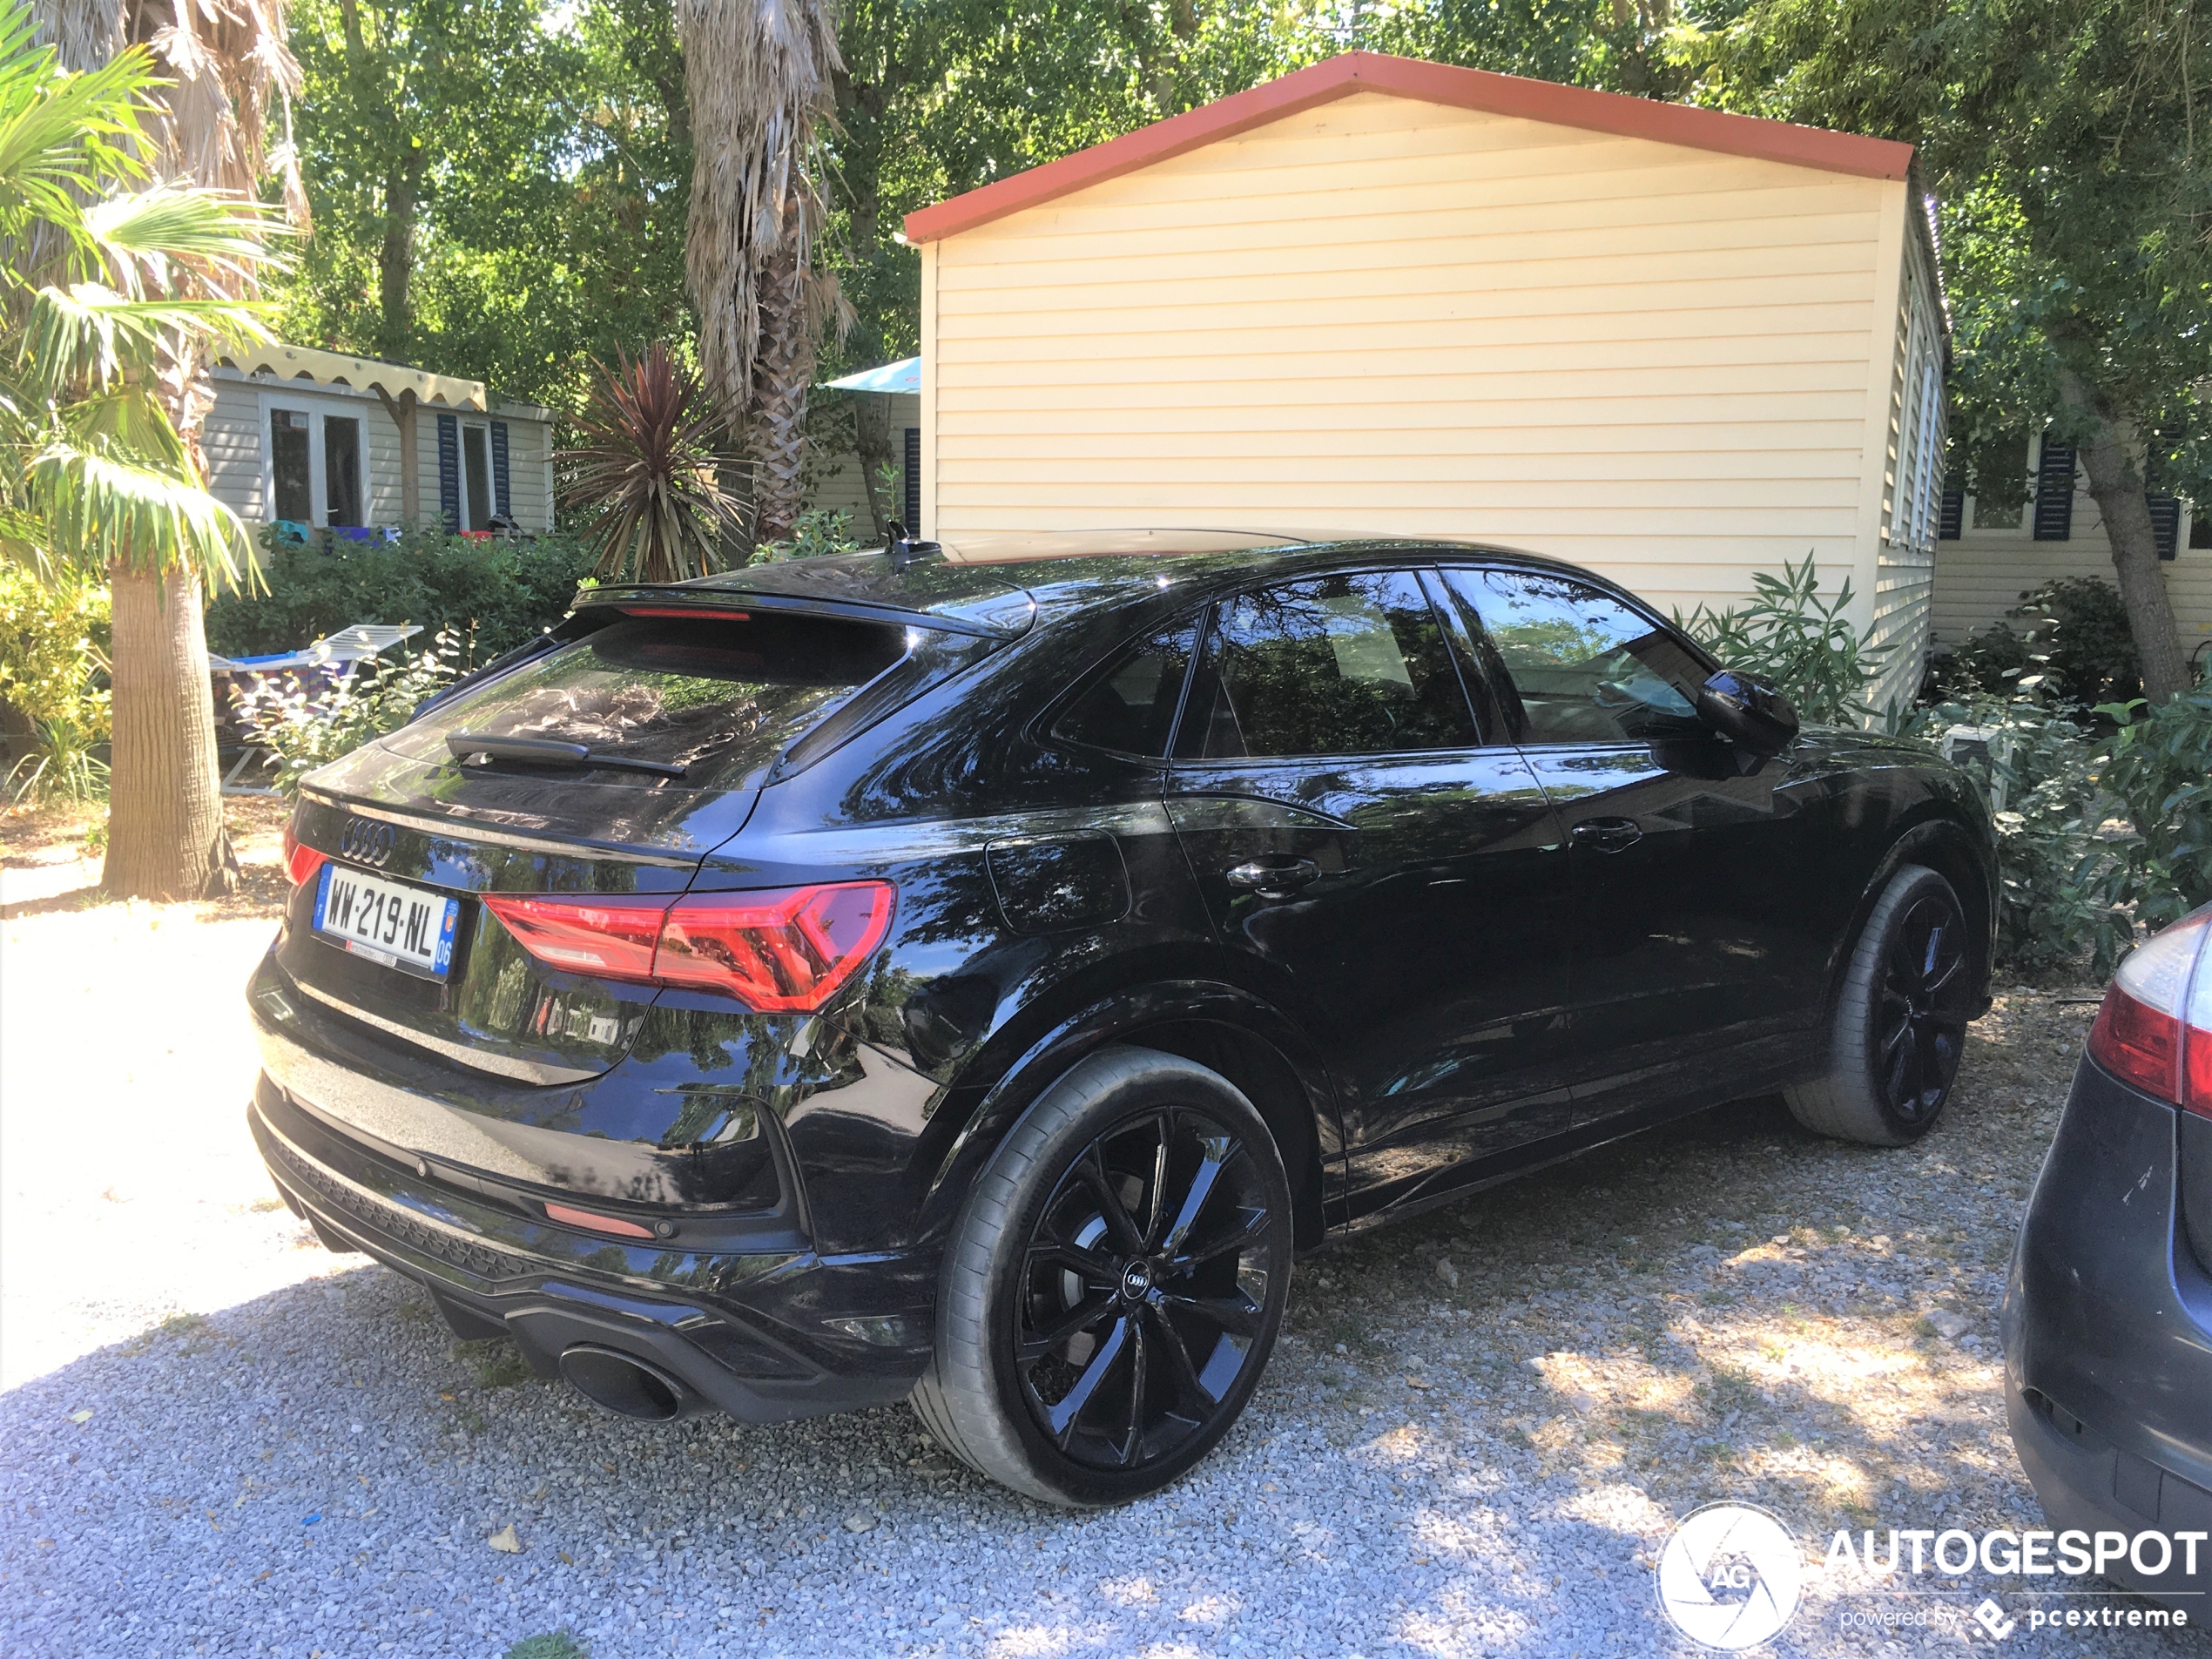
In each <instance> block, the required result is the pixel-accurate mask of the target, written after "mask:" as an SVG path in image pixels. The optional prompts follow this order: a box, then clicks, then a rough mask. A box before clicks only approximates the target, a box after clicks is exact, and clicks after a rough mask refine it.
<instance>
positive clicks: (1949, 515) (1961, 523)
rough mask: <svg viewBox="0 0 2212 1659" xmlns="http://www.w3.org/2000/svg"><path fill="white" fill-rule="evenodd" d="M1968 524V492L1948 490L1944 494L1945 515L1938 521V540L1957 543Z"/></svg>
mask: <svg viewBox="0 0 2212 1659" xmlns="http://www.w3.org/2000/svg"><path fill="white" fill-rule="evenodd" d="M1965 528H1966V491H1965V490H1963V489H1946V490H1945V491H1944V492H1943V515H1942V516H1941V517H1940V518H1939V519H1938V520H1937V521H1936V539H1937V540H1938V541H1939V542H1955V541H1957V540H1958V539H1959V531H1960V530H1961V529H1965Z"/></svg>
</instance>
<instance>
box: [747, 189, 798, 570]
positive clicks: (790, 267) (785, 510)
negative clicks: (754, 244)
mask: <svg viewBox="0 0 2212 1659" xmlns="http://www.w3.org/2000/svg"><path fill="white" fill-rule="evenodd" d="M802 211H803V210H802V209H801V207H800V206H799V202H798V200H797V199H796V197H795V196H794V197H793V198H792V199H791V200H790V201H789V203H788V204H787V205H786V209H785V217H786V219H787V220H795V219H797V218H798V217H799V213H800V212H802ZM800 234H801V233H800V232H799V229H798V228H797V226H795V225H793V226H792V227H791V228H790V229H789V230H788V231H787V232H786V235H785V237H784V239H783V243H782V246H779V248H778V249H777V250H776V253H775V254H774V255H773V257H772V258H771V259H770V260H768V262H767V264H766V265H765V267H764V268H763V269H762V271H761V273H760V278H759V282H760V344H759V351H758V353H757V354H755V356H754V358H753V360H752V407H751V408H750V409H748V410H747V412H746V421H745V458H746V459H747V460H749V461H751V462H752V488H753V509H754V514H755V516H754V519H753V525H752V538H753V541H754V543H756V544H758V543H763V542H783V541H788V540H790V539H791V531H792V525H793V524H794V523H796V522H797V521H798V518H799V508H800V506H801V504H802V503H803V502H804V500H805V497H806V474H805V469H806V392H807V388H808V386H809V385H810V383H811V382H812V381H813V378H814V331H813V326H812V324H813V320H812V318H811V317H810V316H809V314H808V310H809V308H808V307H807V304H806V272H805V271H804V270H802V269H801V268H800V266H799V247H800V246H801V241H800Z"/></svg>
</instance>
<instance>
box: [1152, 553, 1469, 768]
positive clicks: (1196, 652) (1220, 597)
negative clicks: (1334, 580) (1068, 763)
mask: <svg viewBox="0 0 2212 1659" xmlns="http://www.w3.org/2000/svg"><path fill="white" fill-rule="evenodd" d="M1435 569H1436V565H1435V563H1434V562H1433V561H1425V562H1423V563H1418V564H1414V563H1407V564H1352V565H1345V566H1342V567H1340V568H1337V569H1331V570H1301V571H1298V572H1297V573H1296V574H1285V575H1281V576H1278V577H1275V578H1274V579H1273V580H1271V581H1265V582H1258V583H1243V584H1240V585H1238V586H1237V587H1234V588H1231V589H1229V590H1226V591H1224V592H1221V593H1217V594H1215V595H1214V596H1213V597H1212V598H1211V599H1209V600H1208V601H1207V602H1206V607H1205V619H1204V624H1203V626H1202V627H1201V628H1200V629H1199V632H1198V643H1197V646H1196V648H1195V649H1193V650H1192V651H1191V653H1190V670H1189V671H1188V672H1187V673H1186V674H1185V675H1184V681H1183V698H1182V700H1181V701H1180V702H1179V703H1178V704H1177V705H1176V711H1175V725H1174V728H1173V730H1171V731H1170V732H1169V733H1168V755H1167V769H1168V772H1169V775H1170V776H1172V775H1173V774H1174V772H1176V770H1177V768H1179V767H1220V766H1237V767H1254V766H1283V765H1325V764H1335V765H1364V764H1366V763H1369V762H1372V761H1379V760H1422V759H1437V758H1439V757H1442V756H1447V755H1472V754H1480V753H1481V752H1483V751H1484V750H1487V749H1493V748H1495V747H1496V746H1497V745H1494V744H1490V743H1486V742H1484V741H1483V740H1482V738H1483V722H1482V718H1481V711H1480V708H1479V707H1478V706H1477V705H1476V703H1475V700H1474V694H1473V691H1472V690H1471V689H1470V687H1469V686H1468V685H1467V675H1466V673H1465V671H1463V670H1462V669H1461V668H1460V662H1459V657H1458V653H1457V651H1454V649H1453V641H1452V621H1451V617H1449V616H1448V615H1447V614H1446V613H1445V612H1443V611H1442V610H1439V609H1438V608H1437V604H1436V596H1435V595H1434V594H1433V593H1432V592H1431V591H1430V590H1429V585H1428V583H1426V582H1424V581H1422V580H1421V578H1422V577H1423V576H1424V575H1425V574H1428V573H1430V572H1433V571H1434V570H1435ZM1399 575H1403V576H1410V577H1413V580H1414V583H1415V585H1416V586H1417V587H1418V588H1419V589H1420V595H1421V597H1422V599H1423V600H1425V601H1426V603H1427V605H1428V608H1429V614H1430V616H1432V617H1434V618H1435V621H1436V627H1437V631H1438V633H1439V634H1440V635H1441V636H1442V637H1443V641H1444V651H1445V655H1446V656H1447V658H1449V659H1450V660H1451V664H1452V677H1453V680H1454V681H1455V682H1456V683H1457V684H1458V685H1459V688H1460V705H1462V706H1463V707H1464V708H1465V709H1466V711H1467V724H1468V725H1469V726H1471V727H1472V728H1473V729H1474V735H1475V741H1474V742H1473V743H1469V744H1455V745H1453V746H1452V747H1450V748H1448V749H1359V750H1354V751H1352V752H1332V753H1328V754H1295V755H1220V756H1206V755H1186V754H1181V753H1178V752H1177V751H1178V749H1179V748H1180V747H1181V745H1182V741H1183V732H1184V723H1185V722H1186V721H1187V720H1188V719H1189V718H1190V712H1191V710H1192V708H1193V707H1194V705H1196V703H1197V698H1198V694H1199V692H1200V691H1201V690H1202V689H1204V688H1205V687H1206V686H1207V685H1209V683H1210V682H1209V680H1208V678H1207V677H1208V676H1209V675H1210V674H1211V667H1210V666H1209V664H1208V662H1207V658H1208V656H1209V651H1208V647H1209V646H1211V644H1213V638H1214V624H1215V623H1216V622H1217V621H1218V620H1219V617H1220V614H1221V607H1222V606H1223V605H1224V604H1233V603H1234V602H1235V601H1237V600H1238V599H1239V598H1241V597H1244V595H1245V594H1248V593H1259V592H1264V591H1265V590H1267V589H1269V588H1278V587H1290V586H1294V585H1296V584H1298V583H1306V582H1317V581H1323V580H1325V579H1327V578H1329V577H1340V576H1347V577H1348V576H1399Z"/></svg>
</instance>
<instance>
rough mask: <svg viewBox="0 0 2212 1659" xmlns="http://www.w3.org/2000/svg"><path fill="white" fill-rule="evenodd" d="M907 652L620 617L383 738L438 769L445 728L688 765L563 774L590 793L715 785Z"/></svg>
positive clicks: (863, 629)
mask: <svg viewBox="0 0 2212 1659" xmlns="http://www.w3.org/2000/svg"><path fill="white" fill-rule="evenodd" d="M906 651H907V637H906V631H905V630H903V629H898V628H890V627H883V626H879V625H876V624H867V623H852V622H844V621H837V620H832V619H829V618H826V617H795V616H782V615H775V614H772V613H769V614H764V613H760V612H752V613H749V614H748V613H741V612H735V611H732V612H729V613H726V614H725V615H718V616H715V617H709V618H698V619H694V618H691V617H625V618H624V620H622V621H619V622H616V623H613V624H610V625H609V626H607V627H604V628H602V629H600V630H599V631H597V632H596V633H592V634H588V635H586V636H585V637H583V638H582V639H578V640H576V641H574V642H572V643H570V644H566V645H563V646H561V647H559V648H558V649H557V650H555V651H551V652H549V653H548V654H547V655H545V656H543V657H541V658H536V660H534V661H532V662H529V663H528V664H524V665H523V666H522V667H521V668H518V669H516V671H514V672H512V673H510V674H504V675H502V676H500V677H499V678H496V679H494V680H492V681H490V682H489V683H488V684H486V685H483V686H482V687H481V688H479V689H477V690H475V691H464V692H462V694H461V695H460V696H457V697H455V698H453V700H452V701H450V702H448V703H442V704H440V705H438V706H437V707H436V708H435V710H433V711H431V712H430V713H429V714H428V716H426V717H425V718H422V719H421V720H419V721H416V722H415V723H413V724H411V725H406V726H402V727H401V729H400V730H399V731H398V732H395V733H394V734H393V736H392V737H391V738H388V740H387V741H388V745H389V746H390V747H391V748H393V749H394V750H395V751H397V752H399V753H401V754H403V755H406V756H408V758H409V759H418V760H433V761H436V760H443V759H446V758H447V745H446V739H447V738H448V736H450V735H452V734H453V733H455V732H469V733H472V734H474V735H476V736H479V737H512V738H547V739H550V740H553V741H556V742H560V743H580V744H583V745H586V746H587V747H588V748H590V750H591V751H592V752H593V754H594V755H595V756H596V755H599V754H605V755H609V756H614V757H619V758H621V759H630V760H648V761H654V762H658V763H659V764H662V765H678V766H685V767H687V768H688V772H687V773H686V775H685V777H684V778H683V779H681V780H680V781H678V780H676V779H666V780H663V779H655V778H653V777H652V776H651V775H650V774H647V773H639V772H626V771H621V770H617V769H614V768H610V767H594V766H591V765H589V764H588V763H587V764H586V765H583V766H582V767H579V768H576V769H574V772H575V775H576V776H578V777H585V776H588V777H589V778H590V780H591V781H592V782H593V783H594V784H597V785H608V784H635V785H637V786H640V787H664V788H665V787H670V786H674V787H678V788H691V789H698V788H708V787H712V786H717V785H725V786H726V785H729V784H732V783H734V782H736V781H737V780H738V779H741V778H743V777H745V776H746V775H749V774H750V773H752V772H756V771H758V770H759V769H760V768H762V767H765V766H766V765H769V764H770V763H771V762H772V761H773V760H774V759H776V757H777V756H778V755H779V754H780V753H781V752H783V751H784V750H785V749H786V748H787V747H788V746H789V745H791V744H792V742H794V741H795V740H796V739H797V738H799V737H800V736H802V735H803V734H805V733H806V732H807V731H808V730H809V729H810V728H812V727H813V725H815V724H816V723H817V722H819V720H821V719H822V718H825V717H826V715H827V714H828V713H829V712H830V711H832V710H833V709H834V708H835V707H837V706H838V705H840V704H842V703H843V702H845V701H846V699H847V698H850V697H851V696H852V695H853V692H855V691H858V690H859V689H860V687H861V686H863V685H867V683H868V682H869V681H871V680H873V679H874V678H877V677H878V676H880V675H881V674H882V673H884V672H885V671H887V669H889V668H891V667H892V666H893V665H894V664H896V663H897V662H898V661H899V660H900V658H902V657H904V656H905V655H906ZM495 764H496V765H500V766H502V767H514V768H518V769H529V770H535V769H536V768H535V767H533V766H531V765H530V763H527V762H510V761H501V762H496V763H495Z"/></svg>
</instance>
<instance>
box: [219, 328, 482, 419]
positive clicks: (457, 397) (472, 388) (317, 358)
mask: <svg viewBox="0 0 2212 1659" xmlns="http://www.w3.org/2000/svg"><path fill="white" fill-rule="evenodd" d="M219 361H222V362H224V363H227V364H228V365H229V366H230V367H231V368H234V369H236V370H238V371H239V373H240V374H264V373H266V374H273V375H275V376H276V377H277V379H279V380H280V381H296V380H310V381H319V382H320V383H321V384H322V385H325V386H350V387H353V388H355V389H356V390H359V391H365V392H366V391H374V390H377V389H378V388H381V389H382V390H383V391H384V392H385V393H386V394H387V395H389V396H391V397H395V398H396V397H398V396H399V395H400V394H401V393H402V392H412V393H414V394H415V401H416V402H418V403H442V404H444V405H445V406H446V407H447V408H455V409H482V408H484V407H485V403H484V383H483V382H482V381H464V380H462V378H461V377H460V376H459V375H457V374H431V373H430V372H429V370H428V369H424V368H408V366H407V365H406V364H404V363H381V362H379V361H376V359H374V358H373V357H352V356H348V355H347V354H346V353H344V352H335V351H317V350H316V349H315V348H314V347H312V346H287V345H283V344H281V343H277V342H272V343H271V344H269V345H266V346H254V347H246V348H245V349H242V350H233V351H226V352H225V353H224V354H222V356H221V358H220V360H219Z"/></svg>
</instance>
